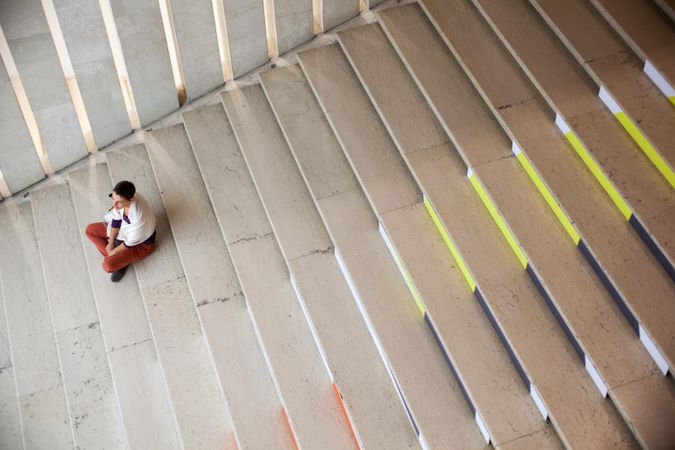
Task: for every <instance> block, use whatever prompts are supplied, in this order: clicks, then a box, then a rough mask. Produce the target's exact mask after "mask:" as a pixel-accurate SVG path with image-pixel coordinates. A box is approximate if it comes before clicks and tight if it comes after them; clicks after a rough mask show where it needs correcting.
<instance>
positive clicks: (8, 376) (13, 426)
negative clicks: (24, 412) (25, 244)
mask: <svg viewBox="0 0 675 450" xmlns="http://www.w3.org/2000/svg"><path fill="white" fill-rule="evenodd" d="M0 275H1V274H0ZM0 439H1V440H2V442H3V444H4V445H6V446H7V447H8V448H23V440H22V435H21V419H20V418H19V401H18V398H17V395H16V378H15V376H14V366H13V365H12V354H11V352H10V349H9V336H8V334H7V317H6V316H5V301H4V298H3V295H2V287H1V286H0Z"/></svg>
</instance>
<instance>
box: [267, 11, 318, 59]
mask: <svg viewBox="0 0 675 450" xmlns="http://www.w3.org/2000/svg"><path fill="white" fill-rule="evenodd" d="M274 19H275V20H276V25H277V46H278V47H279V54H283V53H285V52H287V51H288V50H290V49H292V48H295V47H297V46H298V45H300V44H303V43H305V42H307V41H309V40H311V39H312V37H314V25H313V23H314V13H313V11H312V0H276V1H275V2H274Z"/></svg>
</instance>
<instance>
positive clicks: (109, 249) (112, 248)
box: [105, 239, 115, 256]
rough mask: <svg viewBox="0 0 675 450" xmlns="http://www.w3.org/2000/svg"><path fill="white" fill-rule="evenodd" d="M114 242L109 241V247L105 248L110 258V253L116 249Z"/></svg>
mask: <svg viewBox="0 0 675 450" xmlns="http://www.w3.org/2000/svg"><path fill="white" fill-rule="evenodd" d="M114 242H115V241H114V240H112V239H110V241H108V245H106V246H105V252H106V253H107V254H108V256H110V252H112V251H113V250H114V249H115V244H114Z"/></svg>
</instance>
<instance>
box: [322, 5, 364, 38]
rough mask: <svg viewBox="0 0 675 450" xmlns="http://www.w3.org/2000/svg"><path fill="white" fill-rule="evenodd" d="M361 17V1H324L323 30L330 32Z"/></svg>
mask: <svg viewBox="0 0 675 450" xmlns="http://www.w3.org/2000/svg"><path fill="white" fill-rule="evenodd" d="M358 15H359V0H323V29H324V31H328V30H330V29H331V28H334V27H336V26H338V25H340V24H341V23H342V22H346V21H348V20H349V19H351V18H352V17H355V16H358Z"/></svg>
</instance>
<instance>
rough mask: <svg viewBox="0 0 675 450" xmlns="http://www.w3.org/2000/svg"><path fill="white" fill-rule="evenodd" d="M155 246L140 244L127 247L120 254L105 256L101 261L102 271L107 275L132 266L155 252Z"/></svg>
mask: <svg viewBox="0 0 675 450" xmlns="http://www.w3.org/2000/svg"><path fill="white" fill-rule="evenodd" d="M155 247H156V245H155V244H152V245H148V244H141V245H135V246H133V247H128V248H127V249H125V250H122V251H121V252H118V253H115V254H114V255H112V256H107V257H105V258H104V259H103V270H105V271H106V272H108V273H113V272H117V271H118V270H120V269H122V268H124V267H126V266H128V265H129V264H133V263H135V262H136V261H140V260H141V259H143V258H145V257H146V256H148V255H149V254H150V253H152V252H153V251H155Z"/></svg>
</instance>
